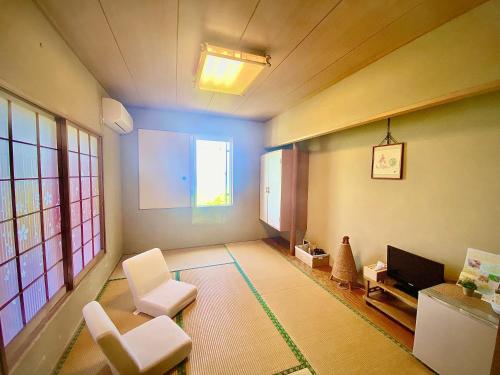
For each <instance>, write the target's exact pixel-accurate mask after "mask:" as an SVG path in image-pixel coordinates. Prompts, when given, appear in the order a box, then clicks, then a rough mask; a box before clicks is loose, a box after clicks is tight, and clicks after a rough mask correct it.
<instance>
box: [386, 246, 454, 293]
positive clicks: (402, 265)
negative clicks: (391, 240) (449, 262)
mask: <svg viewBox="0 0 500 375" xmlns="http://www.w3.org/2000/svg"><path fill="white" fill-rule="evenodd" d="M387 275H388V276H389V277H391V278H392V279H394V280H396V282H397V284H396V285H395V286H396V287H397V288H399V289H401V290H402V291H404V292H406V293H408V294H410V295H412V296H414V297H417V296H418V291H419V290H422V289H425V288H430V287H431V286H434V285H438V284H441V283H443V282H444V264H441V263H438V262H434V261H432V260H430V259H427V258H424V257H421V256H418V255H415V254H412V253H409V252H407V251H404V250H401V249H398V248H396V247H393V246H387Z"/></svg>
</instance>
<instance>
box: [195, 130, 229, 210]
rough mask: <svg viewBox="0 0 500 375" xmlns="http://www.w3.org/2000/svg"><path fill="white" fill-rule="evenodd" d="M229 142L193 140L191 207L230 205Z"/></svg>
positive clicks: (199, 138)
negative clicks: (193, 183) (192, 203)
mask: <svg viewBox="0 0 500 375" xmlns="http://www.w3.org/2000/svg"><path fill="white" fill-rule="evenodd" d="M232 149H233V147H232V141H231V140H227V139H226V140H220V139H204V138H201V137H197V138H195V139H194V154H195V176H196V178H195V206H196V207H212V206H230V205H232V204H233V171H232V165H233V162H232V153H233V151H232Z"/></svg>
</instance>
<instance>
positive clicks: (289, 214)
mask: <svg viewBox="0 0 500 375" xmlns="http://www.w3.org/2000/svg"><path fill="white" fill-rule="evenodd" d="M307 156H308V155H307V154H306V153H302V152H300V153H299V157H298V161H297V163H294V161H293V151H292V150H276V151H272V152H268V153H266V154H264V155H262V156H261V159H260V219H261V220H262V221H263V222H265V223H267V224H268V225H270V226H271V227H273V228H275V229H277V230H279V231H281V232H286V231H290V229H291V226H292V221H293V215H294V212H295V214H296V217H295V220H296V228H297V229H298V230H305V229H306V225H307V178H308V176H307V171H308V168H307V163H308V158H307ZM294 169H295V173H296V174H297V176H296V177H297V178H296V179H294ZM294 181H295V183H294Z"/></svg>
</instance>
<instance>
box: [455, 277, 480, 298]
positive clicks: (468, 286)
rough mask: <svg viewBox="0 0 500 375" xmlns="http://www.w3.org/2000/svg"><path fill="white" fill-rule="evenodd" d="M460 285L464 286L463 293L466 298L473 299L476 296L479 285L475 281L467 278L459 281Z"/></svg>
mask: <svg viewBox="0 0 500 375" xmlns="http://www.w3.org/2000/svg"><path fill="white" fill-rule="evenodd" d="M458 283H459V284H460V285H462V291H463V292H464V294H465V295H466V296H469V297H472V296H473V295H474V291H475V290H476V289H477V285H476V283H475V282H474V280H472V279H469V278H465V279H462V280H458Z"/></svg>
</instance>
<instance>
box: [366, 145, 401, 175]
mask: <svg viewBox="0 0 500 375" xmlns="http://www.w3.org/2000/svg"><path fill="white" fill-rule="evenodd" d="M403 156H404V143H391V144H388V145H379V146H373V150H372V179H383V180H401V179H402V178H403Z"/></svg>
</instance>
